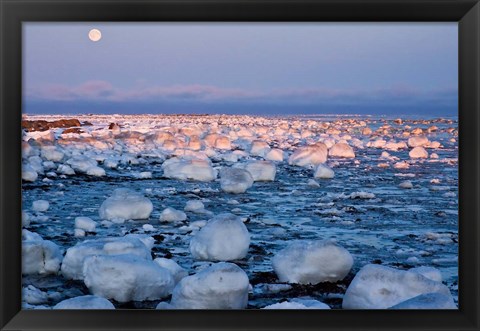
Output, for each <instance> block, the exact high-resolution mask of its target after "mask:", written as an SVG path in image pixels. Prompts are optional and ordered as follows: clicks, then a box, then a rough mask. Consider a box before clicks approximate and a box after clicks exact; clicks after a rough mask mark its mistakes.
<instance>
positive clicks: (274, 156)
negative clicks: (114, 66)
mask: <svg viewBox="0 0 480 331" xmlns="http://www.w3.org/2000/svg"><path fill="white" fill-rule="evenodd" d="M265 160H270V161H278V162H281V161H283V151H282V150H281V149H279V148H272V150H270V151H269V152H268V153H267V154H265Z"/></svg>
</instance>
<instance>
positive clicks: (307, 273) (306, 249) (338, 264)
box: [272, 240, 353, 284]
mask: <svg viewBox="0 0 480 331" xmlns="http://www.w3.org/2000/svg"><path fill="white" fill-rule="evenodd" d="M272 264H273V269H274V270H275V272H276V274H277V276H278V278H279V280H280V281H281V282H289V283H299V284H318V283H321V282H336V281H338V280H342V279H343V278H344V277H345V276H346V275H347V274H348V272H349V271H350V269H351V268H352V265H353V257H352V256H351V255H350V253H349V252H348V251H347V250H346V249H345V248H343V247H341V246H340V245H338V244H336V243H335V242H334V241H332V240H314V241H296V242H293V243H291V244H289V245H288V246H287V247H286V248H284V249H282V250H281V251H279V252H278V253H277V254H275V256H274V257H273V259H272Z"/></svg>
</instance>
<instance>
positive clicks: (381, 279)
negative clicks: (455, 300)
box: [342, 264, 451, 309]
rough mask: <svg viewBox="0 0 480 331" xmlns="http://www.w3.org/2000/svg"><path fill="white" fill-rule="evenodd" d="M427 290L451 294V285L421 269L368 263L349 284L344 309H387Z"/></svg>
mask: <svg viewBox="0 0 480 331" xmlns="http://www.w3.org/2000/svg"><path fill="white" fill-rule="evenodd" d="M426 293H440V294H443V295H446V296H451V294H450V290H449V289H448V287H446V286H445V285H443V284H442V283H441V282H437V281H434V280H431V279H428V278H427V277H425V276H423V275H421V274H420V273H418V272H412V271H405V270H399V269H394V268H390V267H386V266H382V265H377V264H367V265H366V266H364V267H363V268H362V269H360V271H359V272H358V273H357V274H356V275H355V278H354V279H353V280H352V282H351V283H350V285H349V286H348V288H347V291H346V292H345V296H344V297H343V304H342V306H343V308H344V309H386V308H389V307H392V306H394V305H397V304H399V303H401V302H403V301H405V300H408V299H411V298H414V297H416V296H418V295H420V294H426Z"/></svg>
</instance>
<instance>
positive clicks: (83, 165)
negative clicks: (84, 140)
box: [66, 155, 97, 173]
mask: <svg viewBox="0 0 480 331" xmlns="http://www.w3.org/2000/svg"><path fill="white" fill-rule="evenodd" d="M66 163H67V164H68V165H70V167H72V169H73V170H76V171H80V172H83V173H86V172H87V171H88V170H89V169H90V168H92V167H96V166H97V161H96V160H94V159H92V158H90V157H88V156H85V155H77V156H74V157H72V158H70V159H68V160H67V162H66Z"/></svg>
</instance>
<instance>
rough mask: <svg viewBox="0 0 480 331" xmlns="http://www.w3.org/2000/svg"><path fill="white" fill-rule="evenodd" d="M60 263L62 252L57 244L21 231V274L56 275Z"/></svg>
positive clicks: (26, 231)
mask: <svg viewBox="0 0 480 331" xmlns="http://www.w3.org/2000/svg"><path fill="white" fill-rule="evenodd" d="M61 262H62V252H61V250H60V247H58V245H57V244H55V243H54V242H52V241H49V240H43V238H42V237H41V236H40V235H38V234H36V233H34V232H30V231H28V230H25V229H24V230H22V274H24V275H31V274H41V275H43V274H56V273H57V272H58V271H59V270H60V263H61Z"/></svg>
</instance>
